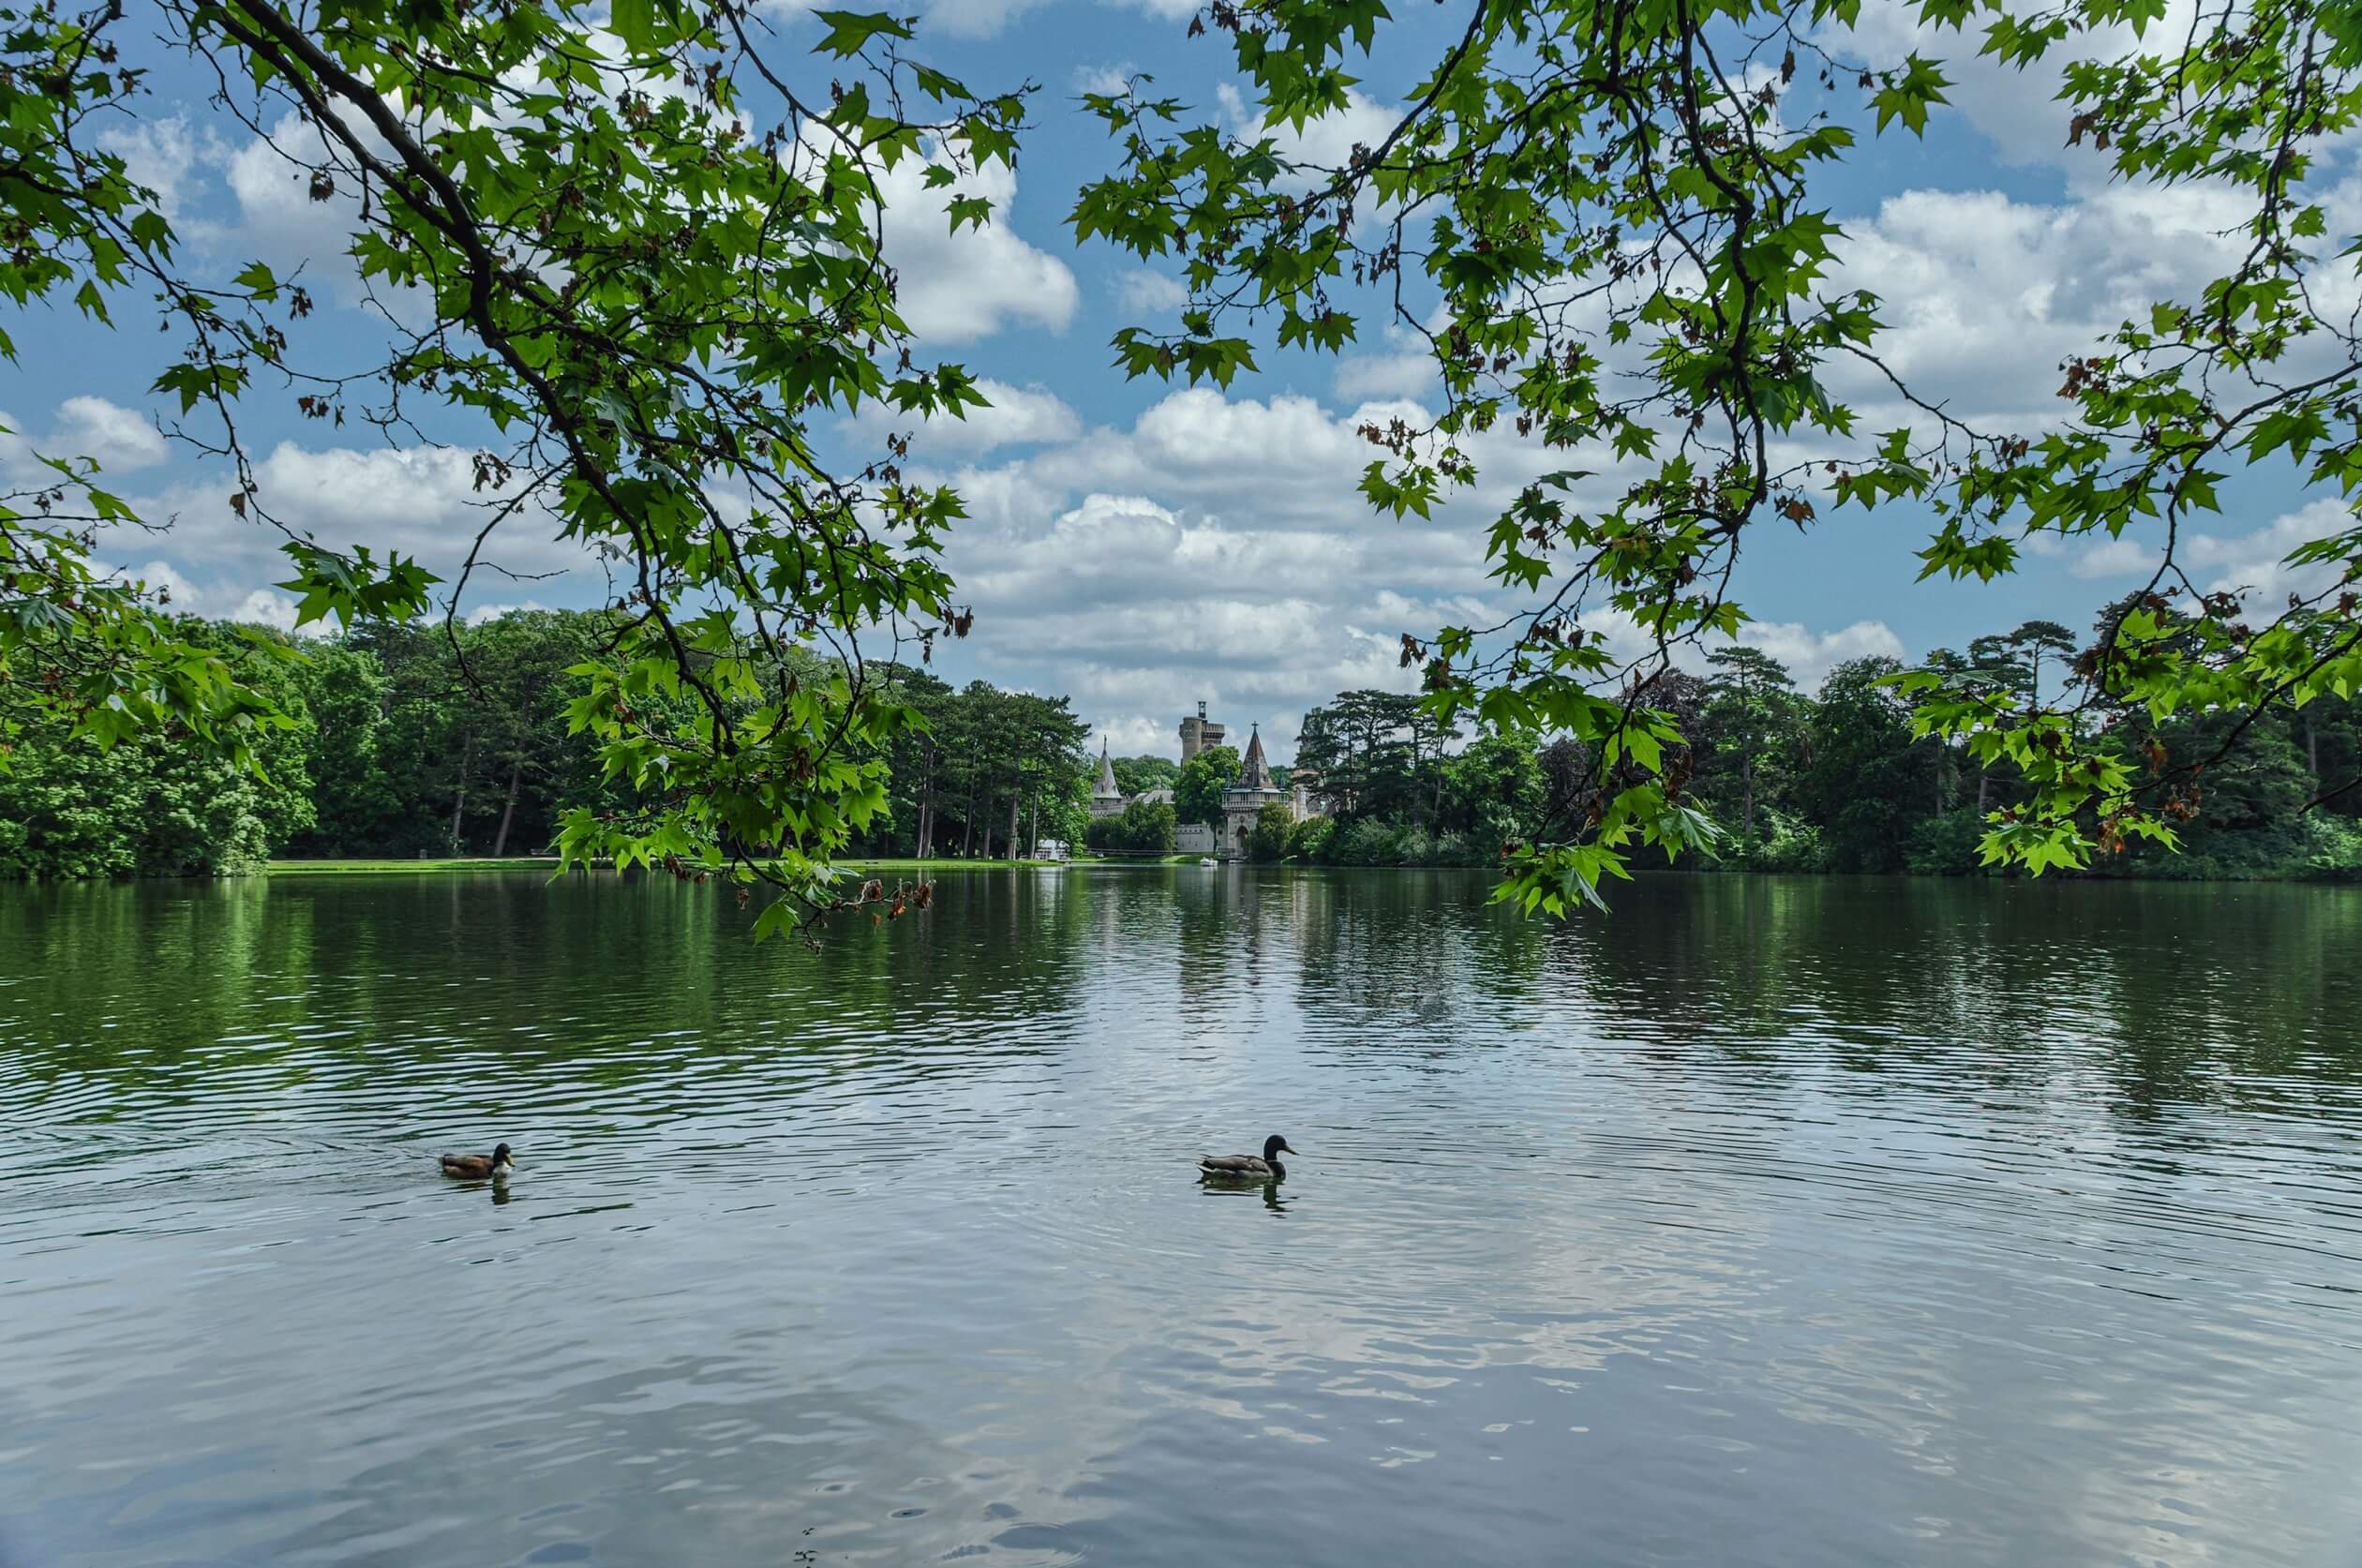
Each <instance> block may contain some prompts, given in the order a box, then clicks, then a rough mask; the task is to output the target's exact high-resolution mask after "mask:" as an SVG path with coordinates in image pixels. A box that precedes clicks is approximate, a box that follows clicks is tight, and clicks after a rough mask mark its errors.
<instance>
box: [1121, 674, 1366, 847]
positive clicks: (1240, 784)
mask: <svg viewBox="0 0 2362 1568" xmlns="http://www.w3.org/2000/svg"><path fill="white" fill-rule="evenodd" d="M1225 733H1227V732H1226V731H1225V730H1224V728H1223V726H1222V725H1220V724H1216V723H1215V722H1214V721H1213V720H1211V719H1209V718H1207V717H1206V716H1205V704H1203V703H1202V702H1201V703H1199V704H1198V705H1197V711H1196V712H1195V713H1193V714H1190V715H1189V716H1188V717H1186V718H1184V719H1183V720H1182V721H1181V761H1182V762H1183V764H1184V765H1186V764H1187V763H1188V760H1189V759H1190V758H1191V757H1193V756H1195V755H1197V754H1198V753H1200V752H1202V751H1205V750H1207V749H1208V748H1210V747H1214V746H1218V745H1220V744H1221V743H1222V737H1223V735H1224V734H1225ZM1133 800H1147V801H1151V802H1155V801H1161V802H1163V803H1164V804H1166V805H1171V804H1172V803H1173V791H1172V790H1170V789H1147V790H1143V791H1141V792H1140V793H1139V794H1138V795H1134V796H1129V797H1128V796H1126V795H1125V794H1124V792H1123V791H1122V790H1121V789H1118V788H1117V787H1116V786H1115V766H1114V761H1113V760H1112V759H1111V758H1110V757H1109V756H1108V754H1107V742H1106V741H1105V740H1101V741H1100V742H1099V781H1098V783H1097V784H1093V785H1092V787H1091V815H1092V817H1093V818H1094V819H1097V818H1101V817H1110V816H1121V815H1123V814H1124V808H1125V807H1126V806H1128V805H1129V804H1131V802H1132V801H1133ZM1321 804H1322V803H1321V802H1320V801H1318V800H1316V799H1313V798H1312V797H1311V796H1310V795H1309V794H1308V792H1307V789H1306V786H1305V784H1303V783H1302V782H1296V783H1295V786H1294V787H1293V789H1281V788H1280V787H1279V786H1278V784H1277V783H1275V782H1274V781H1273V779H1272V777H1271V764H1270V762H1269V761H1268V760H1267V759H1266V758H1265V757H1264V756H1263V727H1262V726H1261V725H1260V724H1257V725H1254V726H1251V727H1250V729H1249V731H1248V739H1247V755H1246V756H1245V757H1244V758H1243V759H1242V760H1241V762H1240V764H1239V769H1238V777H1237V778H1236V779H1235V780H1234V781H1233V782H1232V784H1231V786H1230V789H1229V790H1228V791H1227V792H1226V793H1225V794H1224V795H1223V797H1222V822H1221V826H1220V827H1218V828H1215V827H1209V826H1207V825H1206V824H1205V823H1203V822H1184V823H1182V824H1181V825H1180V828H1179V830H1178V832H1177V833H1176V835H1175V839H1174V847H1175V848H1176V849H1178V850H1180V851H1181V852H1182V853H1183V854H1185V855H1218V856H1220V857H1222V858H1224V859H1230V858H1232V857H1234V856H1243V855H1245V854H1246V853H1247V835H1248V834H1249V833H1251V832H1252V831H1254V828H1255V818H1256V816H1257V815H1259V814H1261V813H1262V811H1263V808H1264V807H1265V806H1269V805H1282V806H1285V807H1287V808H1288V819H1289V820H1290V821H1291V822H1301V821H1303V820H1304V819H1305V818H1306V817H1308V816H1312V815H1316V814H1318V812H1319V809H1320V806H1321Z"/></svg>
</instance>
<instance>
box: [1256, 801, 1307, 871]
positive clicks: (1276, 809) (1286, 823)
mask: <svg viewBox="0 0 2362 1568" xmlns="http://www.w3.org/2000/svg"><path fill="white" fill-rule="evenodd" d="M1294 827H1295V818H1294V817H1293V816H1292V815H1290V814H1289V812H1288V808H1287V807H1285V806H1283V805H1281V804H1280V803H1279V802H1278V801H1277V800H1274V801H1272V802H1271V803H1270V804H1268V805H1266V806H1264V807H1263V810H1261V811H1259V812H1257V813H1256V814H1255V825H1254V827H1253V828H1252V829H1248V834H1247V856H1248V859H1252V860H1260V861H1263V862H1266V863H1268V862H1270V861H1273V860H1284V859H1287V858H1288V836H1289V833H1290V831H1291V830H1292V829H1293V828H1294Z"/></svg>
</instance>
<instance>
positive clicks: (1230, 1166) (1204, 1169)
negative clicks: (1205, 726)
mask: <svg viewBox="0 0 2362 1568" xmlns="http://www.w3.org/2000/svg"><path fill="white" fill-rule="evenodd" d="M1282 1150H1286V1152H1287V1153H1289V1154H1294V1153H1295V1152H1296V1151H1295V1150H1294V1149H1293V1148H1291V1147H1289V1144H1288V1141H1287V1140H1286V1139H1284V1138H1282V1137H1280V1136H1279V1135H1278V1133H1276V1132H1275V1133H1273V1134H1272V1135H1271V1136H1270V1137H1268V1138H1266V1139H1264V1140H1263V1157H1262V1158H1260V1159H1258V1158H1256V1157H1254V1156H1253V1155H1201V1156H1200V1157H1198V1174H1199V1175H1200V1176H1202V1177H1205V1178H1207V1179H1210V1180H1216V1181H1233V1182H1280V1181H1285V1180H1287V1179H1288V1168H1287V1167H1286V1166H1284V1165H1282V1164H1280V1163H1279V1155H1280V1151H1282Z"/></svg>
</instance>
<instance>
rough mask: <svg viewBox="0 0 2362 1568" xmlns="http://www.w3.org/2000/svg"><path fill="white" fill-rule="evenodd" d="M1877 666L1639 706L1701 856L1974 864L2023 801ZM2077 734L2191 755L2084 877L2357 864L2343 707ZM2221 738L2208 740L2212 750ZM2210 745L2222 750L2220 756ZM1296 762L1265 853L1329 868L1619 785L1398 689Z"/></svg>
mask: <svg viewBox="0 0 2362 1568" xmlns="http://www.w3.org/2000/svg"><path fill="white" fill-rule="evenodd" d="M2075 657H2076V642H2075V638H2074V636H2073V634H2072V633H2070V631H2069V630H2068V629H2067V628H2066V627H2063V626H2060V625H2058V624H2056V622H2051V621H2040V620H2038V621H2028V622H2027V623H2026V624H2025V625H2023V626H2020V627H2019V628H2017V629H2016V630H2015V631H2013V632H2010V633H2006V634H1997V635H1992V636H1986V637H1980V638H1978V639H1976V640H1975V641H1974V642H1972V643H1970V644H1969V646H1968V648H1967V650H1966V651H1965V652H1963V651H1959V650H1951V649H1938V650H1935V651H1934V652H1932V653H1930V654H1929V655H1928V656H1927V657H1926V659H1925V660H1923V661H1922V663H1921V667H1923V668H1928V669H1933V670H1936V671H1939V672H1941V673H1943V674H1944V676H1945V677H1946V680H1947V683H1948V684H1949V685H1950V686H1951V688H1952V689H1953V690H1954V691H1957V692H1961V693H1964V694H1970V695H1974V694H1977V693H1979V692H1988V693H1994V694H2006V695H2009V696H2012V697H2016V698H2019V699H2022V700H2025V701H2029V702H2039V701H2041V700H2044V699H2046V698H2047V699H2053V700H2055V699H2056V697H2057V695H2058V694H2059V692H2060V691H2061V690H2062V689H2063V688H2064V685H2065V679H2064V677H2065V675H2066V673H2067V670H2068V666H2069V663H2070V661H2071V660H2072V659H2073V658H2075ZM1902 668H1903V666H1902V665H1900V664H1898V663H1897V662H1896V661H1894V660H1892V659H1884V658H1872V659H1859V660H1854V661H1851V662H1849V663H1846V664H1843V665H1838V666H1837V667H1836V668H1835V669H1833V670H1831V672H1830V674H1829V676H1828V678H1827V679H1825V680H1823V681H1822V683H1821V687H1820V690H1819V692H1818V693H1817V694H1811V695H1807V694H1804V693H1802V692H1800V691H1799V690H1797V688H1796V684H1795V681H1794V680H1793V679H1792V678H1791V677H1790V675H1789V673H1788V671H1787V670H1786V668H1785V667H1783V666H1782V665H1780V664H1779V662H1778V661H1776V660H1774V659H1771V657H1769V656H1767V655H1766V654H1764V653H1763V652H1761V651H1760V650H1756V649H1751V648H1743V647H1739V648H1729V649H1725V650H1719V651H1717V652H1716V653H1715V654H1713V655H1712V667H1711V668H1710V670H1709V671H1708V673H1706V674H1705V675H1702V676H1700V675H1696V674H1691V673H1688V672H1683V671H1674V672H1671V673H1669V674H1667V675H1665V676H1662V677H1660V678H1659V679H1657V680H1655V681H1653V682H1652V683H1651V685H1650V687H1649V689H1648V691H1647V692H1646V694H1645V700H1646V701H1647V702H1648V703H1650V704H1651V705H1652V706H1654V707H1657V708H1659V709H1664V710H1666V711H1667V712H1668V713H1670V714H1671V715H1673V717H1674V719H1675V722H1676V723H1677V724H1678V725H1679V727H1680V729H1681V731H1682V735H1683V736H1684V737H1686V738H1687V739H1688V741H1689V745H1688V746H1687V747H1686V748H1684V749H1682V750H1680V751H1677V752H1676V753H1675V754H1673V755H1672V757H1671V759H1670V766H1671V768H1672V769H1673V772H1672V774H1671V777H1673V778H1674V779H1675V780H1677V781H1678V782H1679V783H1680V785H1681V791H1682V796H1683V798H1684V799H1687V800H1689V801H1690V802H1691V803H1693V804H1695V805H1696V806H1697V807H1698V808H1700V809H1701V810H1703V811H1705V812H1707V813H1708V814H1711V815H1712V817H1713V818H1714V819H1715V820H1716V821H1717V822H1718V823H1719V824H1720V825H1721V827H1722V828H1723V829H1724V831H1725V833H1726V835H1727V836H1726V837H1725V838H1724V840H1723V841H1722V844H1721V851H1720V855H1719V859H1718V863H1719V864H1720V865H1722V866H1724V867H1727V868H1731V869H1740V870H1759V871H1832V872H1917V873H1922V874H1962V873H1968V872H1973V871H1977V870H1979V869H1980V859H1981V858H1980V855H1979V850H1978V843H1979V839H1980V837H1981V834H1982V831H1983V829H1984V824H1985V820H1986V816H1987V814H1989V813H1993V812H2004V813H2006V812H2009V811H2011V810H2012V809H2014V808H2015V807H2016V806H2017V805H2018V804H2019V803H2020V802H2021V801H2023V800H2025V799H2026V798H2027V795H2028V791H2027V789H2026V785H2025V784H2023V782H2022V781H2021V779H2020V778H2019V775H2018V773H2017V771H2016V769H2015V768H2014V767H2013V766H2012V765H2011V764H2010V763H2008V762H2007V761H2006V760H2005V759H2003V758H2001V757H1999V756H1997V755H1996V756H1993V757H1989V758H1988V757H1980V756H1979V755H1978V754H1975V753H1973V752H1971V751H1970V750H1968V749H1967V748H1965V747H1963V746H1961V745H1959V744H1957V743H1954V742H1951V741H1947V740H1945V739H1940V738H1935V737H1917V736H1914V734H1913V733H1912V724H1911V710H1910V704H1909V701H1908V700H1907V699H1906V697H1905V696H1904V695H1903V694H1900V693H1899V692H1898V691H1897V689H1896V688H1895V687H1894V686H1893V685H1892V684H1891V683H1890V678H1891V677H1892V676H1894V675H1896V674H1897V673H1899V672H1900V671H1901V670H1902ZM2075 722H2076V723H2077V724H2079V725H2080V726H2082V729H2083V732H2084V733H2085V734H2086V736H2087V737H2088V738H2089V739H2092V740H2094V741H2096V742H2097V743H2099V744H2100V745H2102V746H2104V747H2106V748H2108V749H2110V750H2112V751H2114V752H2115V753H2116V754H2120V755H2122V756H2125V757H2127V758H2129V759H2132V760H2134V761H2136V762H2137V763H2138V765H2139V766H2141V767H2142V768H2144V769H2148V770H2150V771H2152V772H2154V773H2155V774H2157V775H2159V776H2174V775H2176V774H2179V773H2181V772H2182V771H2183V770H2185V769H2188V768H2189V767H2190V765H2192V764H2204V765H2205V766H2204V767H2203V769H2201V770H2200V772H2199V774H2198V780H2199V789H2200V795H2199V798H2198V799H2197V800H2196V801H2195V802H2194V803H2191V802H2188V801H2187V800H2184V801H2182V802H2181V803H2175V802H2173V801H2169V802H2168V805H2167V814H2168V816H2169V817H2173V818H2175V828H2176V831H2177V832H2178V833H2179V835H2180V838H2181V848H2180V852H2179V853H2175V852H2173V851H2170V850H2167V849H2164V848H2162V847H2160V846H2156V845H2151V844H2145V843H2139V842H2135V843H2132V844H2127V845H2124V846H2122V847H2121V848H2120V850H2119V852H2118V853H2116V854H2115V855H2113V856H2111V857H2109V858H2108V859H2105V860H2103V861H2101V862H2100V863H2097V864H2095V865H2094V866H2093V867H2092V868H2091V869H2092V870H2093V871H2094V872H2095V873H2097V874H2115V875H2145V876H2166V877H2218V876H2219V877H2249V876H2319V877H2351V876H2358V875H2362V822H2357V820H2356V819H2357V814H2362V789H2356V788H2352V787H2346V788H2343V789H2341V788H2340V786H2341V785H2346V784H2348V782H2349V781H2352V780H2354V779H2355V777H2356V776H2357V774H2362V701H2357V700H2355V699H2338V698H2324V699H2322V700H2319V701H2316V702H2313V703H2311V704H2309V705H2308V706H2307V707H2305V708H2304V709H2301V710H2298V709H2287V708H2284V707H2283V708H2278V709H2266V710H2265V712H2264V713H2263V714H2262V715H2260V716H2259V717H2257V718H2256V719H2255V720H2254V721H2253V722H2252V723H2250V724H2246V726H2245V727H2244V728H2243V729H2240V730H2239V731H2238V732H2237V733H2236V734H2234V733H2233V731H2234V727H2235V725H2237V724H2240V722H2241V721H2240V719H2239V718H2238V717H2236V716H2232V715H2222V714H2200V715H2195V716H2176V717H2175V718H2172V719H2169V720H2167V721H2165V722H2163V723H2158V722H2155V721H2152V720H2151V719H2150V717H2149V716H2148V714H2147V713H2146V712H2145V710H2143V709H2139V708H2134V707H2122V708H2115V709H2091V710H2086V711H2085V712H2083V713H2081V714H2079V715H2078V716H2077V718H2076V721H2075ZM2226 747H2227V749H2226ZM2218 754H2220V755H2218ZM1296 765H1297V767H1298V769H1301V770H1304V771H1306V772H1308V773H1311V774H1317V775H1318V777H1319V779H1320V784H1319V785H1318V789H1319V792H1320V794H1321V796H1322V797H1323V798H1324V799H1326V801H1327V802H1328V807H1329V814H1328V815H1327V816H1324V817H1321V818H1317V819H1315V820H1312V821H1309V822H1304V823H1298V824H1295V825H1294V826H1293V828H1291V829H1288V830H1287V837H1286V840H1285V844H1284V847H1280V848H1278V849H1277V850H1276V851H1275V849H1274V847H1273V844H1274V841H1273V839H1272V837H1271V836H1270V835H1268V834H1259V835H1258V837H1257V840H1256V843H1257V844H1260V845H1262V846H1263V852H1264V853H1265V854H1266V855H1268V856H1269V858H1273V859H1277V858H1279V856H1280V855H1294V856H1297V857H1301V858H1304V859H1313V860H1319V861H1323V862H1327V863H1332V864H1338V865H1418V864H1425V865H1444V864H1485V863H1490V862H1492V861H1493V860H1494V859H1497V858H1498V857H1499V855H1500V853H1501V850H1502V846H1503V845H1504V844H1512V843H1516V842H1518V841H1519V840H1521V839H1525V838H1530V837H1533V836H1539V835H1544V834H1547V833H1551V832H1554V831H1564V830H1565V829H1567V828H1568V827H1569V826H1571V825H1574V824H1577V823H1579V822H1580V821H1581V820H1582V819H1583V818H1584V817H1585V816H1586V815H1588V814H1590V813H1591V812H1592V811H1593V810H1594V809H1595V808H1596V806H1597V804H1598V803H1599V802H1600V801H1601V800H1602V799H1604V798H1605V796H1606V795H1607V793H1608V792H1609V791H1612V790H1614V789H1619V788H1622V787H1626V786H1627V785H1628V784H1631V783H1633V782H1636V781H1637V773H1635V772H1633V770H1631V769H1629V768H1628V767H1627V768H1620V769H1615V770H1613V771H1612V772H1611V774H1610V777H1609V778H1608V780H1607V783H1606V787H1605V788H1603V787H1602V785H1601V782H1600V781H1599V780H1598V779H1597V778H1596V776H1595V772H1594V769H1592V766H1591V758H1590V757H1589V755H1588V754H1586V753H1585V752H1584V751H1583V749H1582V748H1581V747H1579V746H1577V745H1576V744H1575V743H1573V742H1570V741H1559V742H1556V743H1553V744H1550V745H1546V746H1544V747H1542V748H1540V749H1539V750H1538V751H1534V750H1529V749H1528V748H1525V747H1521V746H1517V745H1514V744H1511V743H1509V742H1505V741H1502V740H1498V739H1482V740H1478V741H1476V742H1474V743H1473V744H1471V745H1466V746H1461V745H1460V744H1459V738H1458V737H1457V736H1454V735H1450V734H1438V733H1436V732H1435V730H1434V728H1433V726H1432V724H1431V723H1430V722H1429V721H1428V717H1427V715H1426V714H1425V713H1424V712H1423V711H1422V710H1421V709H1420V708H1419V706H1418V705H1417V703H1416V701H1415V700H1414V699H1413V698H1411V697H1407V696H1400V695H1396V694H1390V693H1383V692H1348V693H1345V694H1341V695H1339V696H1338V698H1337V700H1336V701H1335V702H1333V703H1332V704H1330V705H1329V706H1327V707H1326V708H1323V709H1315V710H1314V711H1313V712H1312V713H1309V714H1308V715H1307V716H1306V719H1305V724H1304V730H1303V734H1302V737H1301V739H1299V741H1298V744H1297V753H1296Z"/></svg>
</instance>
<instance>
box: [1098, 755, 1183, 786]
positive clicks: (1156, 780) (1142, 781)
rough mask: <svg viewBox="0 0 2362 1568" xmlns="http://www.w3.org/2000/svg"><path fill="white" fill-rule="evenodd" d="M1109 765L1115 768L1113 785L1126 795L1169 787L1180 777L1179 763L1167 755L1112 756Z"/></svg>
mask: <svg viewBox="0 0 2362 1568" xmlns="http://www.w3.org/2000/svg"><path fill="white" fill-rule="evenodd" d="M1109 766H1111V767H1112V768H1114V770H1115V787H1116V788H1117V789H1120V790H1122V791H1123V792H1124V793H1125V794H1126V795H1127V796H1131V795H1144V794H1145V793H1147V792H1148V791H1149V790H1152V789H1171V788H1172V787H1173V786H1174V782H1175V781H1176V780H1178V779H1179V778H1180V777H1181V765H1180V764H1179V763H1177V762H1175V761H1174V760H1173V758H1171V757H1169V756H1119V757H1113V758H1111V759H1109Z"/></svg>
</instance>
